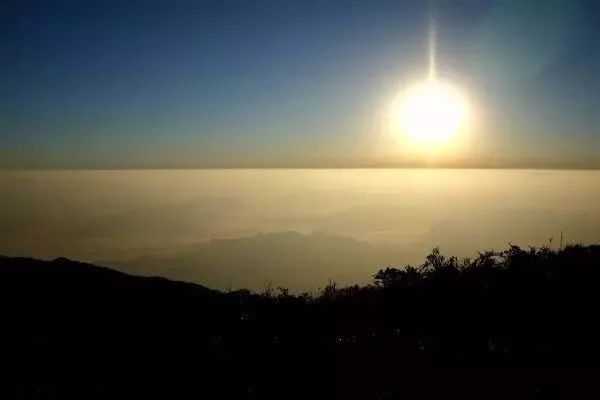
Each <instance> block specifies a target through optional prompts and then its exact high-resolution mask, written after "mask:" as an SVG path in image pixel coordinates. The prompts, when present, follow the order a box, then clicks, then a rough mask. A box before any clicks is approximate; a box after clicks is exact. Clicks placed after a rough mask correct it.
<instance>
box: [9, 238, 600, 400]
mask: <svg viewBox="0 0 600 400" xmlns="http://www.w3.org/2000/svg"><path fill="white" fill-rule="evenodd" d="M0 296H1V297H0V300H1V304H2V307H3V310H2V315H3V324H2V327H3V329H2V333H1V335H2V342H1V343H2V349H1V350H2V354H3V362H4V363H6V365H5V366H7V367H8V368H7V369H6V370H8V371H11V372H10V374H11V376H9V377H8V378H9V379H7V382H11V384H10V385H4V386H3V388H2V390H6V391H8V393H7V395H8V396H9V397H5V396H3V398H15V397H16V398H31V397H38V398H69V397H71V398H116V397H124V396H133V397H136V398H137V397H161V398H191V397H194V396H195V397H204V398H257V399H258V398H260V399H264V398H310V399H316V398H344V399H354V398H356V399H392V398H434V397H435V398H439V397H442V396H444V397H448V396H458V395H460V396H462V398H528V399H529V398H546V397H547V396H550V397H552V396H554V397H566V398H577V397H579V396H580V395H582V393H586V394H587V396H588V398H589V395H590V393H591V392H590V391H592V390H597V389H595V388H594V386H595V380H594V378H593V376H594V374H593V371H592V369H589V370H588V369H586V368H593V367H596V366H598V360H600V344H599V339H598V338H600V323H599V321H598V310H600V246H581V245H574V246H568V247H566V248H564V249H560V250H552V249H550V248H541V249H536V248H530V249H522V248H519V247H517V246H510V248H509V249H507V250H505V251H501V252H495V251H488V252H483V253H480V254H479V255H478V256H477V257H475V258H473V259H463V260H459V259H457V258H455V257H445V256H443V255H442V254H440V252H439V251H438V250H437V249H434V251H433V252H432V253H431V254H430V255H429V256H428V257H427V258H426V260H425V262H424V263H423V264H422V265H420V266H406V267H403V268H393V267H386V268H383V269H381V270H380V271H378V272H377V273H376V274H375V275H374V281H373V284H371V285H367V286H362V287H361V286H349V287H342V288H340V287H337V285H336V284H335V283H334V282H330V284H329V285H327V286H326V287H325V288H324V289H322V290H320V291H319V292H318V293H317V294H316V295H314V296H313V295H311V294H308V293H302V294H293V293H290V292H289V291H288V290H286V289H284V288H277V289H272V288H270V287H267V288H266V289H265V290H264V292H263V293H252V292H250V291H247V290H239V291H230V292H226V293H223V292H218V291H213V290H210V289H207V288H204V287H202V286H199V285H194V284H188V283H182V282H173V281H168V280H166V279H160V278H141V277H134V276H130V275H126V274H122V273H119V272H116V271H113V270H110V269H106V268H100V267H95V266H92V265H89V264H82V263H76V262H73V261H69V260H65V259H57V260H54V261H52V262H42V261H37V260H31V259H19V258H1V257H0ZM447 367H452V368H447ZM456 367H460V368H456ZM492 367H493V368H492ZM573 367H580V368H584V369H580V370H577V371H575V370H572V369H571V368H573ZM596 394H597V393H596Z"/></svg>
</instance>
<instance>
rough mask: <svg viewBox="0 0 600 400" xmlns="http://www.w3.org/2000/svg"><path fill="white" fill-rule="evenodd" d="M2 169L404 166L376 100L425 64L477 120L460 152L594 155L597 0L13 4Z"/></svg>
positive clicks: (465, 157) (7, 27) (567, 162)
mask: <svg viewBox="0 0 600 400" xmlns="http://www.w3.org/2000/svg"><path fill="white" fill-rule="evenodd" d="M0 12H1V14H0V18H1V20H0V22H1V24H0V59H1V60H2V62H1V63H0V84H1V90H0V167H9V168H22V167H36V168H138V167H139V168H162V167H165V168H177V167H214V166H217V167H220V166H225V167H236V166H284V167H285V166H340V165H344V166H363V165H404V164H405V163H408V162H414V160H407V159H404V158H403V157H404V156H403V155H402V152H401V151H396V149H395V148H394V143H393V141H389V140H385V139H382V134H381V132H380V130H381V128H380V115H381V113H382V110H383V109H384V108H385V106H386V104H387V103H388V102H389V99H391V98H392V97H393V96H394V95H395V93H396V92H397V91H398V88H399V86H400V84H401V83H402V82H406V81H408V80H411V79H414V78H415V77H419V76H420V75H424V74H426V72H427V32H428V24H429V21H430V18H431V15H433V16H434V19H435V21H436V25H437V27H438V60H439V62H438V69H439V72H440V74H441V75H443V76H445V77H447V78H448V79H450V80H452V81H453V82H456V83H457V84H459V85H460V86H461V87H462V88H463V89H464V90H466V91H467V92H468V93H469V95H470V96H471V97H472V98H473V99H474V105H475V107H476V108H477V111H478V113H479V114H480V115H481V124H480V125H479V126H478V127H477V132H474V137H475V140H474V144H473V146H472V148H471V149H470V150H469V151H468V152H466V153H465V154H462V155H461V161H460V163H459V164H458V165H465V166H471V165H474V166H476V165H488V164H490V165H505V166H531V165H535V166H549V167H552V166H577V167H586V166H587V167H592V166H593V167H597V166H600V113H599V112H598V110H600V75H599V74H600V43H599V41H598V37H600V27H598V26H597V24H596V22H597V21H598V20H600V3H599V2H597V1H594V0H580V1H577V0H564V1H562V0H548V1H543V2H541V1H526V0H516V1H501V0H496V1H494V0H480V1H479V0H447V1H442V0H439V1H429V2H426V1H378V0H369V1H352V0H346V1H335V0H332V1H284V0H279V1H225V0H220V1H205V2H203V1H194V2H192V1H176V0H171V1H156V0H145V1H123V0H118V1H117V0H105V1H97V2H95V1H54V0H44V1H42V0H39V1H25V0H21V1H11V0H9V1H8V2H4V3H3V5H1V6H0Z"/></svg>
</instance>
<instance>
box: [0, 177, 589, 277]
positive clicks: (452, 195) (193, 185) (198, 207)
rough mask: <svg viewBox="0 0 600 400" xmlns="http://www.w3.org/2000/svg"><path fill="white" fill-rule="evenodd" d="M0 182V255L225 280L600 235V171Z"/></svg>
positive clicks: (365, 266)
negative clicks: (432, 252) (62, 259)
mask: <svg viewBox="0 0 600 400" xmlns="http://www.w3.org/2000/svg"><path fill="white" fill-rule="evenodd" d="M0 187H2V189H3V196H2V197H1V198H0V221H3V224H2V227H0V254H5V255H19V256H33V257H41V258H55V257H61V256H62V257H69V258H74V259H78V260H83V261H92V262H100V263H102V264H104V265H108V266H113V267H119V268H121V269H123V270H124V271H128V272H133V273H138V274H143V275H161V276H167V277H171V278H176V279H183V280H190V281H194V282H198V283H202V284H206V285H208V286H210V287H216V288H221V289H223V288H226V287H227V286H228V285H229V284H230V282H231V281H232V282H233V285H234V287H250V288H253V289H260V288H261V287H262V286H263V285H264V283H265V282H267V281H273V282H274V284H281V285H284V286H288V287H290V288H292V289H310V288H312V289H316V288H317V287H323V285H324V284H326V282H327V280H328V279H329V278H331V279H334V280H336V281H338V282H339V283H340V284H345V283H357V282H368V281H369V280H370V278H371V275H372V274H373V273H374V272H375V271H376V270H377V268H378V267H381V266H382V265H400V266H402V265H405V264H409V263H420V262H422V260H423V257H424V256H425V255H426V254H427V253H428V252H429V251H430V250H431V249H432V248H434V247H438V246H439V247H441V249H442V250H443V251H444V252H445V253H447V254H452V255H456V256H473V255H475V254H476V252H477V251H482V250H487V249H492V248H495V249H502V248H505V247H507V246H508V242H509V241H510V242H511V243H514V244H519V245H523V246H527V245H534V246H542V245H551V246H555V247H557V246H559V240H560V235H561V232H562V234H563V236H564V237H563V240H564V243H563V244H566V243H571V242H582V243H595V242H597V241H598V237H600V204H598V202H597V199H598V198H600V171H585V170H571V171H568V170H492V169H488V170H478V169H470V170H465V169H462V170H459V169H312V170H310V169H304V170H303V169H296V170H292V169H279V170H277V169H265V170H252V169H247V170H239V169H223V170H179V171H176V170H162V171H161V170H138V171H133V170H129V171H126V170H124V171H75V170H73V171H12V172H10V171H2V172H0ZM551 237H553V238H554V239H553V240H552V241H549V239H550V238H551Z"/></svg>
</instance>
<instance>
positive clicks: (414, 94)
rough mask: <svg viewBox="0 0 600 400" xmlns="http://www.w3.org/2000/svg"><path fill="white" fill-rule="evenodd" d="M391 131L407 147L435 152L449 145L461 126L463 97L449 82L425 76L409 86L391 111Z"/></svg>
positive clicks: (464, 112) (465, 108) (465, 107)
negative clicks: (397, 135)
mask: <svg viewBox="0 0 600 400" xmlns="http://www.w3.org/2000/svg"><path fill="white" fill-rule="evenodd" d="M391 114H392V115H391V120H392V124H393V126H392V128H393V130H394V131H395V132H396V133H397V134H399V135H401V137H402V138H403V139H404V140H403V141H404V142H405V143H406V144H407V145H410V146H411V147H416V148H419V149H420V150H425V151H429V152H437V151H440V150H443V149H444V148H445V147H447V146H450V145H451V144H452V142H453V141H455V140H456V139H457V136H458V135H459V133H461V131H462V130H463V129H464V128H465V125H466V122H467V117H468V105H467V100H466V98H465V96H464V95H463V94H462V93H461V92H460V91H459V90H458V89H457V88H456V87H454V86H452V85H450V84H449V83H445V82H441V81H438V80H436V79H429V80H426V81H423V82H419V83H416V84H414V85H411V86H410V87H409V88H408V89H407V90H405V91H404V93H402V95H401V96H399V97H398V98H397V99H396V101H394V104H393V105H392V110H391Z"/></svg>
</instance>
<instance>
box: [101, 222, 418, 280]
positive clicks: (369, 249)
mask: <svg viewBox="0 0 600 400" xmlns="http://www.w3.org/2000/svg"><path fill="white" fill-rule="evenodd" d="M403 256H406V250H404V249H401V248H398V247H397V246H395V245H391V244H381V243H377V244H374V243H369V242H364V241H359V240H356V239H353V238H351V237H348V236H343V235H334V234H325V233H311V234H302V233H299V232H293V231H288V232H271V233H263V234H257V235H252V236H246V237H240V238H228V239H212V240H210V241H209V242H207V243H206V244H198V245H196V246H195V247H194V248H191V249H188V251H181V252H179V253H177V254H171V255H149V256H145V257H139V258H136V259H133V260H129V261H110V260H108V261H98V263H99V264H102V265H110V266H114V267H117V268H119V269H120V270H122V271H126V272H131V273H136V274H148V273H151V274H153V275H159V276H165V277H167V278H170V279H179V280H185V281H191V282H197V283H201V284H208V285H209V286H211V287H218V288H227V287H229V285H230V284H232V285H233V286H234V287H237V288H240V287H241V288H250V289H253V290H260V289H263V288H264V285H265V283H266V282H268V281H271V282H273V284H274V285H277V286H285V287H287V288H290V289H291V290H294V291H298V290H308V289H309V288H316V287H318V285H323V283H326V282H327V280H328V279H335V280H336V281H337V282H339V283H341V284H344V285H347V284H356V283H359V284H366V283H369V281H370V277H369V276H368V273H365V267H368V266H374V265H383V264H386V263H391V262H393V261H394V260H397V259H399V258H404V257H403Z"/></svg>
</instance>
